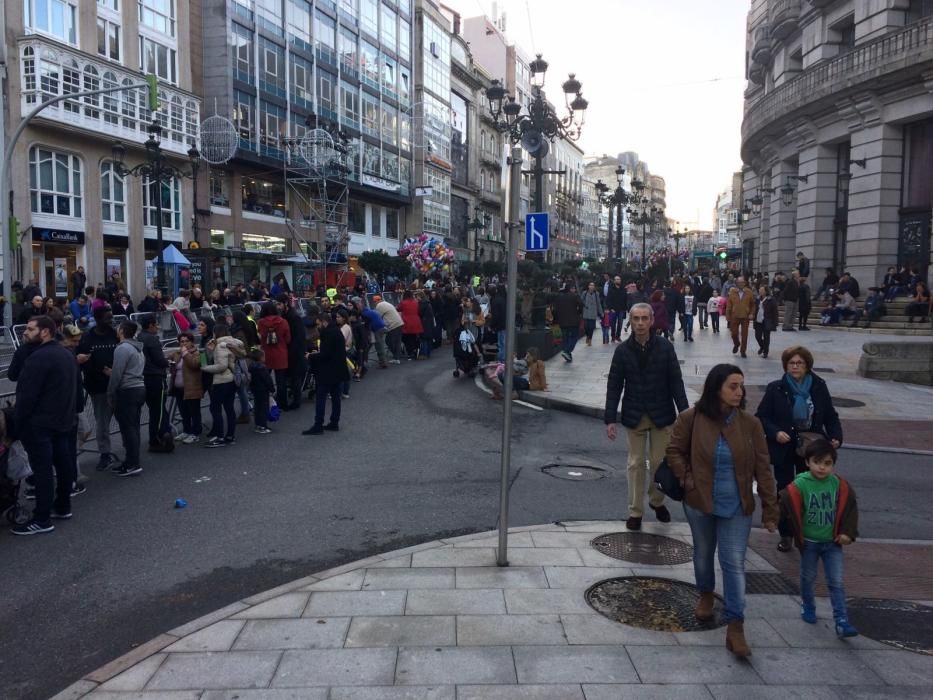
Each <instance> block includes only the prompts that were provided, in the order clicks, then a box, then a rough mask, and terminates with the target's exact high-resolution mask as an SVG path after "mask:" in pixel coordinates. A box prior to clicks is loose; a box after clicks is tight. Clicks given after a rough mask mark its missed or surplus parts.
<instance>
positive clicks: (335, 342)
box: [301, 313, 350, 435]
mask: <svg viewBox="0 0 933 700" xmlns="http://www.w3.org/2000/svg"><path fill="white" fill-rule="evenodd" d="M317 327H318V330H319V331H320V334H321V347H320V350H319V351H318V352H317V353H316V356H317V357H316V365H315V374H316V376H317V393H316V394H315V397H314V398H315V405H314V425H312V426H311V427H310V428H308V429H307V430H305V431H303V432H302V433H301V434H302V435H320V434H321V433H323V432H324V431H325V430H333V431H334V432H336V431H338V430H340V385H341V383H343V382H348V381H350V371H349V370H348V369H347V350H346V345H345V343H344V339H343V333H341V332H340V329H338V328H337V325H336V324H335V323H334V321H333V319H332V318H331V316H330V314H328V313H322V314H320V315H319V316H318V317H317ZM328 396H330V397H331V409H330V423H328V424H327V425H324V411H325V409H326V408H327V397H328Z"/></svg>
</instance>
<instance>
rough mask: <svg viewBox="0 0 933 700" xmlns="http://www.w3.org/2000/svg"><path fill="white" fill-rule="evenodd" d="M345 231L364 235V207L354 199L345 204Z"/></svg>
mask: <svg viewBox="0 0 933 700" xmlns="http://www.w3.org/2000/svg"><path fill="white" fill-rule="evenodd" d="M347 230H349V231H350V232H351V233H364V234H365V233H366V205H365V204H363V203H362V202H358V201H357V200H355V199H351V200H350V201H349V202H348V204H347Z"/></svg>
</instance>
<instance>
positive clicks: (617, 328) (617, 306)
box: [605, 275, 628, 343]
mask: <svg viewBox="0 0 933 700" xmlns="http://www.w3.org/2000/svg"><path fill="white" fill-rule="evenodd" d="M605 306H606V309H608V310H609V312H610V314H615V315H614V316H611V319H612V328H611V329H610V330H611V331H612V341H613V342H614V343H621V342H622V325H623V324H624V323H625V312H626V311H627V310H628V292H626V291H625V287H624V286H623V285H622V277H621V276H620V275H616V276H615V278H613V280H612V283H611V284H610V285H609V293H608V294H606V305H605Z"/></svg>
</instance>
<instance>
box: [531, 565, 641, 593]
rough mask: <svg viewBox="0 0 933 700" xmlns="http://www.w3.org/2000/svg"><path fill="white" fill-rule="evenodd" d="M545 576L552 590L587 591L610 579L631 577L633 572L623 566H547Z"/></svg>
mask: <svg viewBox="0 0 933 700" xmlns="http://www.w3.org/2000/svg"><path fill="white" fill-rule="evenodd" d="M544 575H545V576H547V580H548V584H549V586H550V587H551V588H576V589H581V590H585V589H587V588H589V587H590V586H592V585H593V584H594V583H599V582H600V581H605V580H606V579H609V578H619V577H622V576H631V575H632V570H631V569H629V568H624V567H621V566H618V567H617V566H607V567H589V566H545V567H544Z"/></svg>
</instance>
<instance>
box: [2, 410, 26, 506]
mask: <svg viewBox="0 0 933 700" xmlns="http://www.w3.org/2000/svg"><path fill="white" fill-rule="evenodd" d="M12 416H13V409H12V407H9V406H7V407H5V408H4V409H3V410H0V450H2V451H3V452H2V454H0V516H3V517H5V518H6V519H7V522H9V523H10V524H11V525H22V524H23V523H26V522H28V521H29V518H30V516H31V511H30V509H29V508H27V507H25V506H23V505H21V504H20V501H19V492H20V484H21V483H22V479H11V478H10V477H9V476H8V474H7V471H8V470H9V467H10V451H11V449H10V448H11V447H12V445H11V444H10V443H11V442H12V438H13V436H12V435H11V434H10V432H9V431H8V429H7V426H11V425H12Z"/></svg>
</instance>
